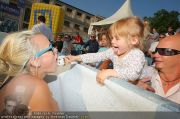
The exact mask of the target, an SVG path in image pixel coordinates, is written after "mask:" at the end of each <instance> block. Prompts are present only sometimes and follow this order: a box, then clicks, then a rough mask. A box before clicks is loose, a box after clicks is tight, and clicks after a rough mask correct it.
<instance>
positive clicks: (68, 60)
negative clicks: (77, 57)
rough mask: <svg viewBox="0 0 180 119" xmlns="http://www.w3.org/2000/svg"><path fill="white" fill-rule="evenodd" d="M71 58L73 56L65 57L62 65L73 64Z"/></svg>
mask: <svg viewBox="0 0 180 119" xmlns="http://www.w3.org/2000/svg"><path fill="white" fill-rule="evenodd" d="M73 57H74V56H71V55H68V56H66V57H65V58H64V63H65V64H69V63H71V62H73V61H74V58H73Z"/></svg>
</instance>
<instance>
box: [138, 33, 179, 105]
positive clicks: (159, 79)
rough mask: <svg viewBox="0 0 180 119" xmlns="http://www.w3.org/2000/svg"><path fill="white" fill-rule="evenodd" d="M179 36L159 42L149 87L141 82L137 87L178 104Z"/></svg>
mask: <svg viewBox="0 0 180 119" xmlns="http://www.w3.org/2000/svg"><path fill="white" fill-rule="evenodd" d="M179 39H180V34H177V35H173V36H168V37H166V38H164V39H163V40H160V42H159V44H158V46H157V48H156V50H155V54H154V58H155V67H156V69H157V71H155V72H154V74H153V75H152V76H153V77H152V78H151V84H152V85H151V86H152V87H150V86H149V85H147V84H146V83H144V82H143V80H142V81H139V83H138V85H139V86H140V87H143V88H145V89H150V88H151V89H152V88H153V89H154V90H155V93H156V94H158V95H160V96H162V97H165V98H167V99H169V100H171V101H174V102H176V103H178V104H180V98H179V97H180V77H179V76H180V62H179V61H180V42H179Z"/></svg>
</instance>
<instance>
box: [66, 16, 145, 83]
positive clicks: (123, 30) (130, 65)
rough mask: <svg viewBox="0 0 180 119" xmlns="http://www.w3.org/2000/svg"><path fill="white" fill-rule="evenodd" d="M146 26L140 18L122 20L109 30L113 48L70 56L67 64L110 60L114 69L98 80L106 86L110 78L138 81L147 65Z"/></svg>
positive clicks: (102, 72)
mask: <svg viewBox="0 0 180 119" xmlns="http://www.w3.org/2000/svg"><path fill="white" fill-rule="evenodd" d="M144 34H145V26H144V24H143V22H142V21H141V20H140V18H138V17H128V18H124V19H121V20H119V21H117V22H115V23H114V24H112V25H111V26H110V28H109V35H110V39H111V45H112V47H111V48H109V49H108V50H106V51H104V52H100V53H91V54H84V55H79V56H68V57H66V58H65V62H66V63H69V62H71V61H82V62H83V63H92V62H99V61H102V60H105V59H110V60H111V61H112V62H113V69H106V70H102V71H99V72H98V73H97V76H96V80H97V81H98V82H99V83H100V84H104V81H105V79H107V78H108V77H117V78H119V79H122V80H126V81H128V80H136V79H137V78H139V76H140V74H141V72H142V69H143V67H144V65H145V57H144V53H143V52H142V49H143V39H144V37H145V35H144Z"/></svg>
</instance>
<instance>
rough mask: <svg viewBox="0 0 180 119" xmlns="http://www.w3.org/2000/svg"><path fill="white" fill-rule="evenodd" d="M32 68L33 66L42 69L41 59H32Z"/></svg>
mask: <svg viewBox="0 0 180 119" xmlns="http://www.w3.org/2000/svg"><path fill="white" fill-rule="evenodd" d="M30 66H33V67H40V66H41V65H40V61H39V58H31V59H30Z"/></svg>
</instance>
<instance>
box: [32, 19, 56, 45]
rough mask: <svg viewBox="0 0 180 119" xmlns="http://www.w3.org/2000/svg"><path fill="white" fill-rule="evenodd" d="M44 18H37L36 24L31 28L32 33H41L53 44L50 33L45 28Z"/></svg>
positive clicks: (48, 29)
mask: <svg viewBox="0 0 180 119" xmlns="http://www.w3.org/2000/svg"><path fill="white" fill-rule="evenodd" d="M45 23H46V18H45V17H44V16H39V17H38V22H37V24H35V25H34V26H33V28H32V30H33V31H36V32H41V33H42V34H44V35H45V36H46V37H47V39H49V41H50V42H54V38H53V34H52V31H51V29H50V28H49V27H47V26H46V24H45Z"/></svg>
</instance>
